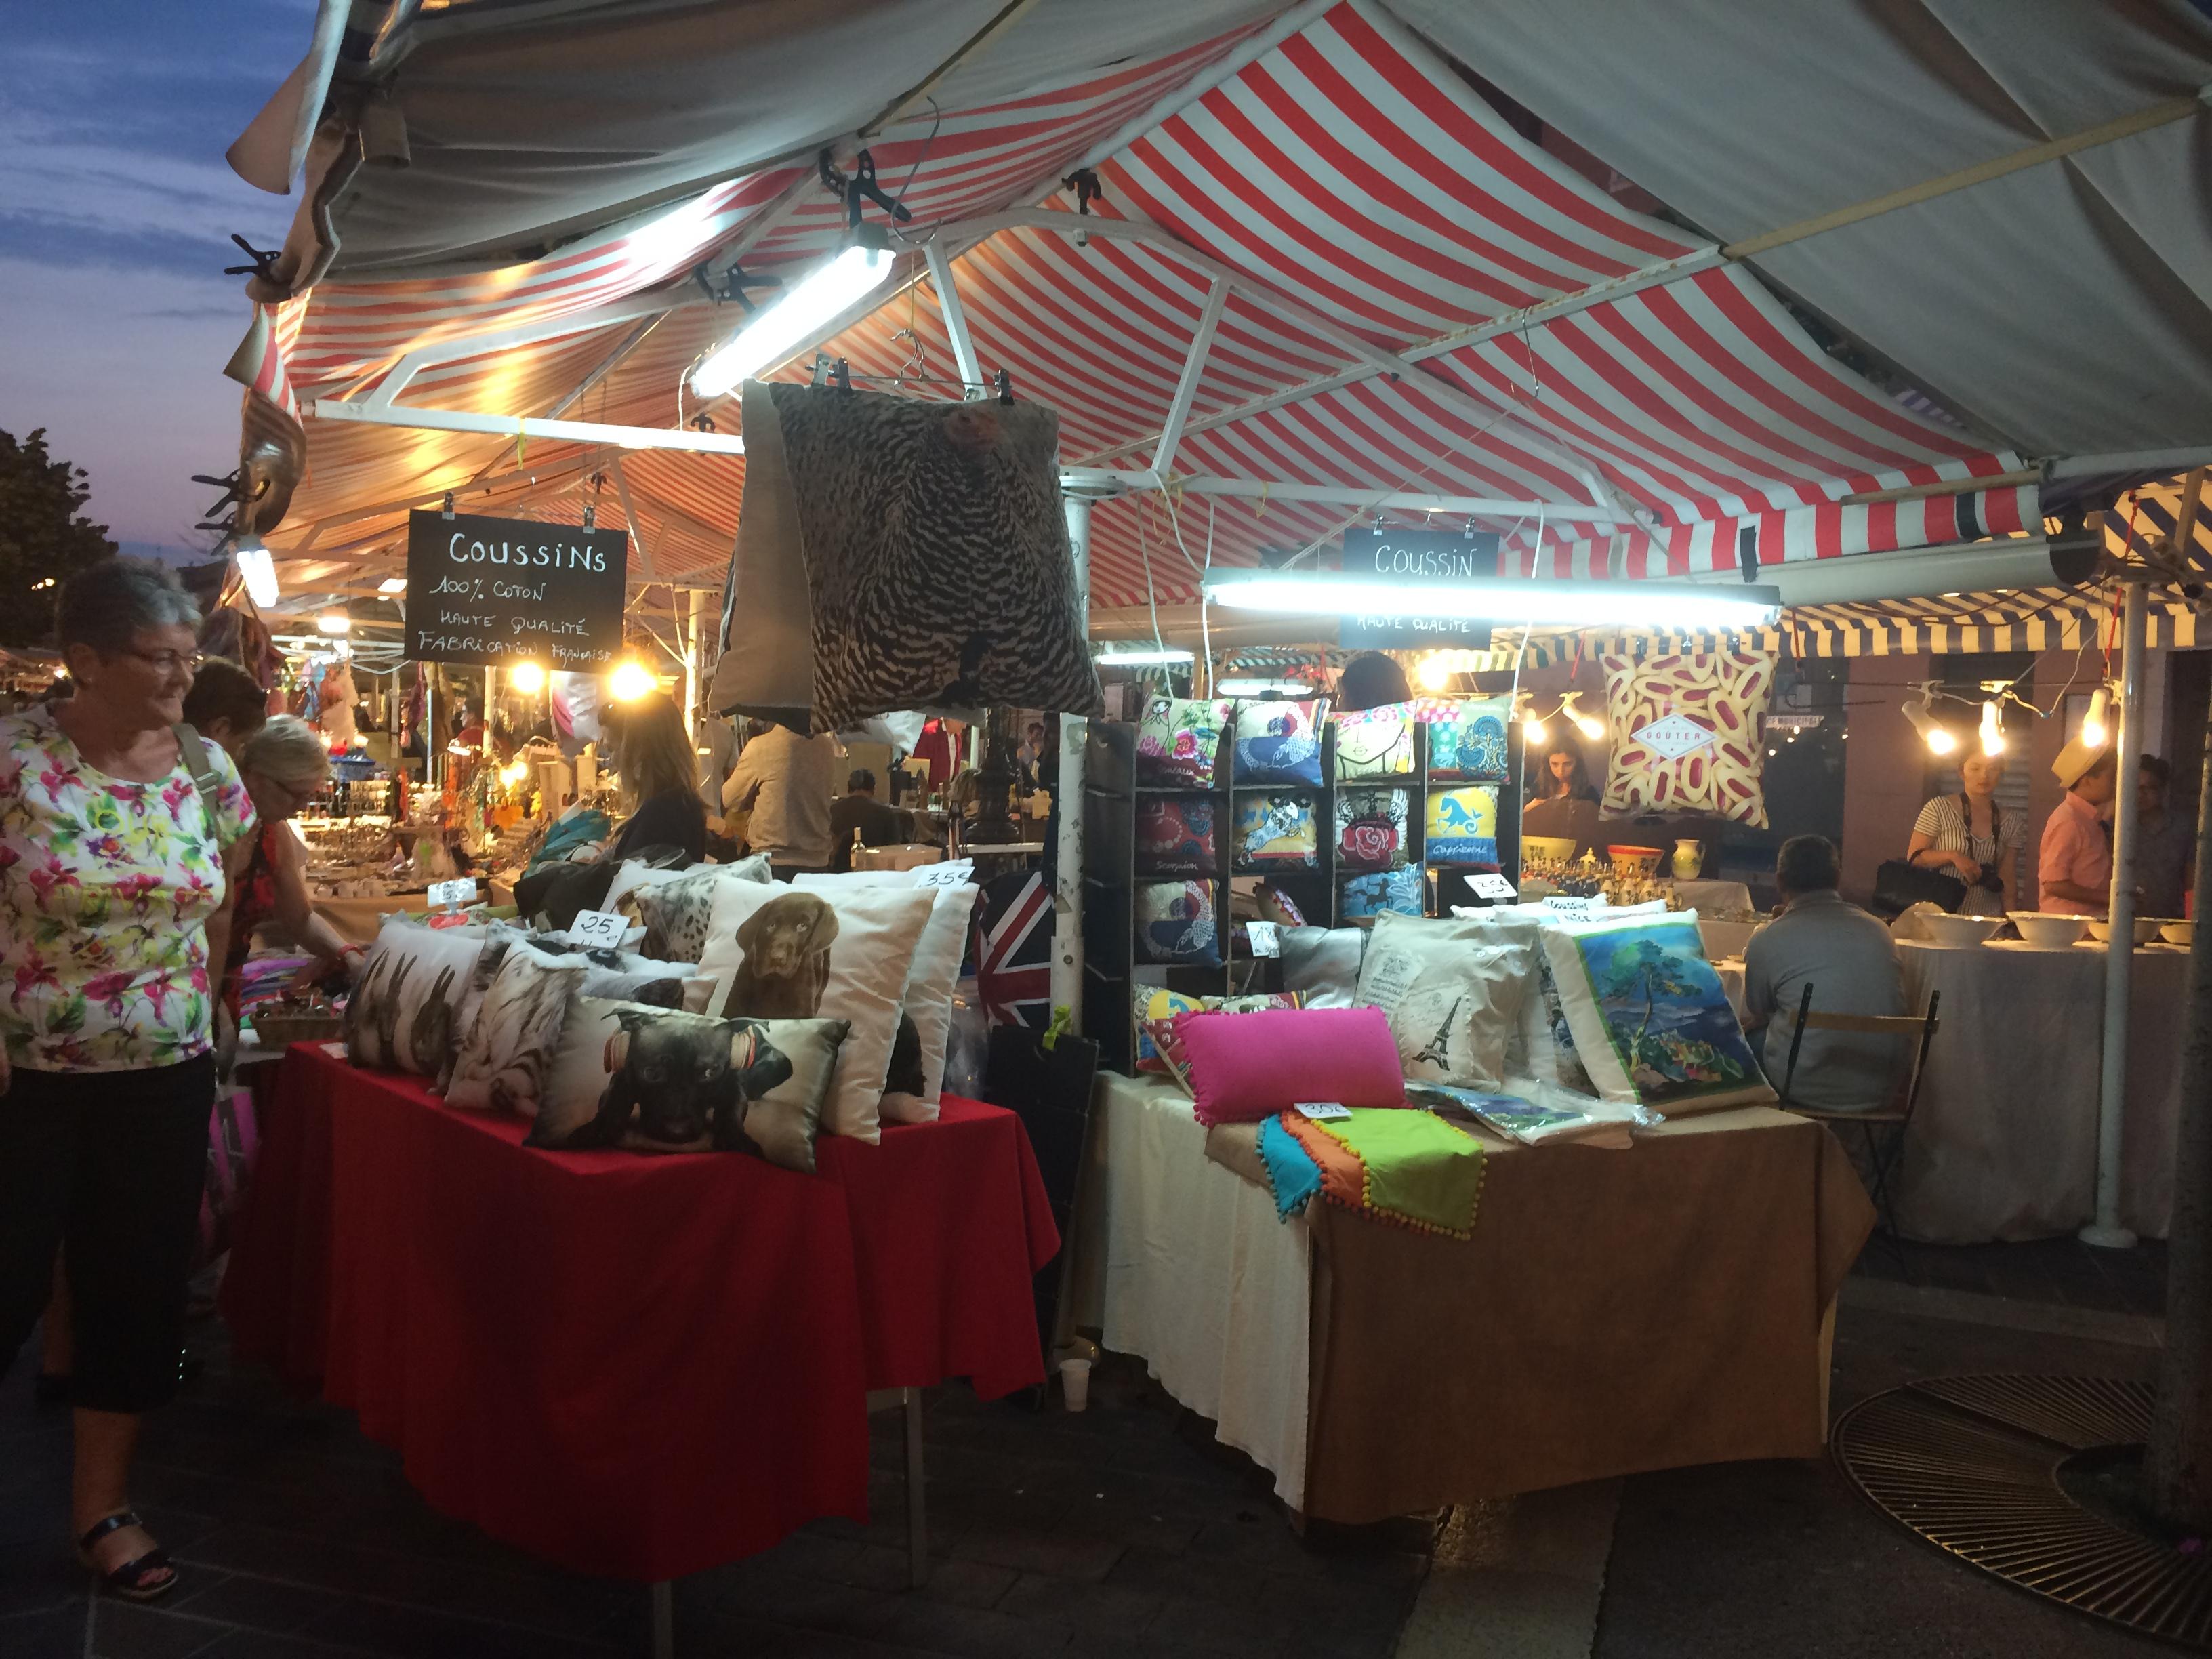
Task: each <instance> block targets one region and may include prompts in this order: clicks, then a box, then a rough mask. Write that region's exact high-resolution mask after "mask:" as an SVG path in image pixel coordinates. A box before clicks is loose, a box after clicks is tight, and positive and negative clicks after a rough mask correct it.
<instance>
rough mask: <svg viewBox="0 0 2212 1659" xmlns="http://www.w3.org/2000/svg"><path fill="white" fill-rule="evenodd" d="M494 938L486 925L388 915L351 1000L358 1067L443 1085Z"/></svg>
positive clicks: (350, 1048)
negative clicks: (463, 1010) (474, 980)
mask: <svg viewBox="0 0 2212 1659" xmlns="http://www.w3.org/2000/svg"><path fill="white" fill-rule="evenodd" d="M487 937H489V935H488V933H487V932H486V930H485V929H484V928H483V927H482V926H468V927H423V926H422V925H421V923H419V922H417V921H411V920H403V919H402V918H400V917H398V916H386V917H385V918H384V920H383V921H382V922H381V923H380V925H379V927H378V928H377V933H376V943H375V945H373V946H372V947H371V948H370V950H369V952H368V959H367V961H365V962H364V963H362V972H361V979H360V981H359V982H357V983H356V985H355V987H354V989H353V994H352V995H351V996H350V997H349V998H348V999H347V1001H346V1012H345V1034H346V1054H347V1056H348V1058H349V1059H350V1060H352V1061H353V1063H354V1064H355V1065H356V1066H371V1067H374V1068H376V1069H379V1070H382V1071H391V1072H411V1073H414V1074H415V1075H416V1077H427V1078H431V1079H441V1078H443V1077H445V1076H446V1075H447V1073H448V1072H449V1070H450V1069H451V1067H452V1066H453V1056H454V1054H457V1053H458V1052H459V1048H460V1040H461V1036H462V1035H463V1033H462V1032H461V1030H460V1007H461V1000H462V998H463V997H465V995H466V994H467V993H468V988H469V981H470V980H471V977H472V976H473V975H475V973H476V967H477V958H478V957H481V956H482V955H483V947H484V941H485V939H487Z"/></svg>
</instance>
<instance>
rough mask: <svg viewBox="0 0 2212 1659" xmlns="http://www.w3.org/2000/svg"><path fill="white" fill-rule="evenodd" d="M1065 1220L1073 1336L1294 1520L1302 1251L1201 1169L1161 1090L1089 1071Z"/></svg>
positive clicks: (1301, 1443) (1299, 1468)
mask: <svg viewBox="0 0 2212 1659" xmlns="http://www.w3.org/2000/svg"><path fill="white" fill-rule="evenodd" d="M1091 1115H1092V1123H1091V1159H1090V1162H1089V1165H1088V1167H1087V1168H1086V1170H1085V1188H1084V1191H1083V1193H1082V1195H1081V1197H1080V1199H1079V1201H1078V1203H1077V1206H1076V1216H1077V1223H1076V1235H1077V1236H1076V1238H1075V1239H1074V1241H1073V1244H1074V1260H1073V1263H1072V1264H1071V1268H1070V1274H1071V1282H1070V1285H1069V1295H1070V1297H1071V1299H1072V1301H1073V1304H1074V1322H1075V1323H1076V1324H1078V1325H1080V1326H1085V1327H1089V1328H1097V1329H1098V1330H1100V1331H1101V1332H1102V1338H1101V1340H1102V1341H1103V1343H1104V1345H1105V1346H1107V1347H1108V1348H1110V1349H1112V1350H1113V1351H1114V1352H1116V1353H1133V1354H1138V1355H1140V1356H1141V1357H1142V1358H1144V1360H1145V1361H1146V1365H1147V1367H1148V1369H1149V1370H1151V1372H1152V1375H1153V1376H1155V1377H1157V1378H1158V1380H1159V1382H1160V1384H1161V1386H1162V1387H1164V1389H1167V1391H1168V1392H1169V1393H1170V1394H1171V1395H1174V1396H1175V1397H1176V1399H1177V1400H1178V1401H1182V1403H1183V1404H1184V1405H1185V1406H1188V1407H1190V1409H1191V1410H1193V1411H1194V1412H1197V1413H1199V1414H1200V1415H1201V1416H1203V1417H1207V1418H1211V1419H1212V1420H1213V1422H1214V1424H1215V1425H1216V1430H1217V1432H1218V1434H1219V1436H1220V1437H1221V1439H1222V1440H1223V1441H1225V1443H1228V1444H1230V1445H1232V1446H1235V1447H1237V1449H1240V1450H1242V1451H1243V1452H1244V1453H1246V1454H1247V1455H1249V1456H1250V1457H1251V1458H1252V1460H1253V1461H1254V1462H1256V1463H1258V1464H1259V1465H1260V1466H1261V1468H1265V1469H1267V1471H1269V1472H1270V1473H1271V1474H1273V1475H1274V1477H1275V1491H1276V1492H1277V1493H1278V1494H1279V1496H1280V1497H1281V1498H1282V1500H1283V1502H1284V1503H1285V1504H1288V1505H1289V1506H1290V1507H1291V1509H1293V1510H1299V1509H1303V1508H1304V1502H1305V1475H1306V1413H1307V1401H1306V1384H1307V1375H1308V1371H1309V1370H1310V1366H1309V1364H1308V1358H1309V1353H1310V1340H1309V1326H1308V1307H1309V1304H1310V1297H1311V1287H1312V1241H1311V1237H1310V1232H1309V1231H1308V1228H1307V1226H1306V1224H1305V1222H1304V1220H1303V1219H1292V1220H1291V1221H1289V1222H1283V1221H1280V1220H1279V1219H1277V1218H1276V1215H1275V1205H1274V1200H1273V1199H1271V1198H1270V1197H1269V1196H1268V1195H1267V1193H1265V1192H1264V1191H1262V1190H1261V1188H1258V1187H1255V1186H1254V1185H1253V1184H1252V1183H1251V1182H1248V1181H1244V1180H1243V1179H1240V1178H1239V1177H1238V1176H1235V1175H1233V1174H1231V1172H1230V1171H1229V1170H1225V1169H1224V1168H1223V1167H1222V1166H1221V1165H1220V1164H1216V1163H1214V1162H1213V1161H1212V1159H1211V1158H1207V1157H1206V1129H1205V1127H1204V1126H1203V1125H1201V1124H1200V1122H1199V1121H1198V1120H1197V1118H1196V1117H1195V1116H1194V1115H1192V1112H1191V1104H1190V1099H1189V1097H1188V1096H1187V1095H1185V1094H1184V1093H1183V1092H1182V1091H1181V1090H1179V1089H1177V1088H1176V1087H1175V1086H1174V1085H1172V1084H1170V1083H1165V1082H1161V1081H1157V1080H1153V1079H1142V1078H1129V1077H1123V1076H1121V1075H1120V1074H1118V1073H1102V1074H1101V1075H1100V1077H1099V1079H1098V1088H1097V1094H1096V1096H1095V1097H1093V1100H1092V1108H1091Z"/></svg>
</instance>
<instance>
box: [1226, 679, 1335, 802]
mask: <svg viewBox="0 0 2212 1659" xmlns="http://www.w3.org/2000/svg"><path fill="white" fill-rule="evenodd" d="M1327 715H1328V698H1326V697H1317V698H1316V699H1315V700H1314V701H1313V702H1246V703H1239V704H1238V705H1237V782H1239V783H1304V784H1310V785H1311V786H1313V787H1315V788H1316V789H1317V788H1319V787H1321V722H1322V720H1323V719H1324V718H1326V717H1327Z"/></svg>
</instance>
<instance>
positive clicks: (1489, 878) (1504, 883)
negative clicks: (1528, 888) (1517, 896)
mask: <svg viewBox="0 0 2212 1659" xmlns="http://www.w3.org/2000/svg"><path fill="white" fill-rule="evenodd" d="M1468 886H1470V887H1472V888H1473V889H1474V896H1476V897H1477V898H1486V899H1510V898H1511V897H1512V896H1514V894H1513V884H1512V883H1511V882H1510V881H1508V880H1506V879H1505V878H1504V877H1503V876H1501V875H1499V874H1498V873H1497V872H1495V871H1492V870H1485V871H1484V872H1481V874H1480V875H1478V876H1475V877H1474V878H1471V879H1470V880H1469V881H1468Z"/></svg>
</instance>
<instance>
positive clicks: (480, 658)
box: [406, 512, 629, 674]
mask: <svg viewBox="0 0 2212 1659" xmlns="http://www.w3.org/2000/svg"><path fill="white" fill-rule="evenodd" d="M628 564H629V536H628V535H627V534H626V533H625V532H622V531H619V530H582V529H579V528H577V527H576V526H573V525H562V524H540V523H537V522H535V521H533V520H528V519H491V518H483V517H481V516H478V515H477V514H474V513H455V514H453V516H452V517H451V518H448V517H447V516H446V515H445V514H444V513H431V512H423V513H410V514H409V515H408V520H407V636H406V637H407V643H406V653H407V655H408V656H409V657H410V658H411V659H413V660H415V661H416V662H450V663H469V664H473V665H477V666H478V667H500V668H504V667H508V666H511V665H514V664H516V663H525V662H529V663H536V664H537V665H538V666H539V667H541V668H548V669H553V670H556V671H561V672H564V673H571V674H596V673H599V672H601V671H604V670H605V669H608V668H611V667H612V666H613V665H614V664H615V662H616V660H617V659H619V658H620V657H621V655H622V651H623V581H624V579H625V576H626V574H627V567H628Z"/></svg>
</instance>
